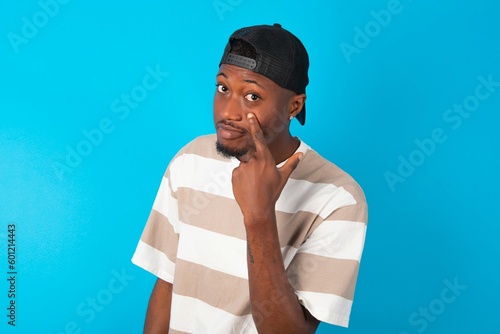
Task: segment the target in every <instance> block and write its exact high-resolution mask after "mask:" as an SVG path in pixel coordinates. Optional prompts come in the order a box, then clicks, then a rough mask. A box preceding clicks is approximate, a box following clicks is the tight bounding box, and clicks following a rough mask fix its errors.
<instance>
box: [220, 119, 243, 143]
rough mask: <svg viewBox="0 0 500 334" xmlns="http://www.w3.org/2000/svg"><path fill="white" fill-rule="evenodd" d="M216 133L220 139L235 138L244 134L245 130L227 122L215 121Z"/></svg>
mask: <svg viewBox="0 0 500 334" xmlns="http://www.w3.org/2000/svg"><path fill="white" fill-rule="evenodd" d="M216 128H217V135H218V136H219V138H222V139H236V138H240V137H242V136H244V135H245V133H246V132H247V130H245V129H243V128H240V127H237V126H234V125H233V124H231V123H229V122H224V121H220V122H218V123H217V126H216Z"/></svg>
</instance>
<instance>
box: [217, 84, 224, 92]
mask: <svg viewBox="0 0 500 334" xmlns="http://www.w3.org/2000/svg"><path fill="white" fill-rule="evenodd" d="M216 86H217V91H218V92H219V93H225V92H227V87H226V86H224V85H221V84H216Z"/></svg>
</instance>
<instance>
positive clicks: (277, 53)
mask: <svg viewBox="0 0 500 334" xmlns="http://www.w3.org/2000/svg"><path fill="white" fill-rule="evenodd" d="M236 39H240V40H243V41H245V42H247V43H249V44H250V45H251V46H252V47H253V48H254V49H255V52H256V56H255V58H248V57H244V56H241V55H238V54H235V53H233V52H231V51H232V49H231V43H232V42H233V41H234V40H236ZM222 64H229V65H236V66H239V67H243V68H246V69H248V70H251V71H253V72H255V73H258V74H261V75H263V76H265V77H266V78H268V79H271V80H272V81H274V82H275V83H276V84H277V85H278V86H280V87H282V88H285V89H288V90H290V91H292V92H295V93H297V94H302V93H305V92H306V86H307V84H308V83H309V77H308V74H307V71H308V69H309V56H308V55H307V51H306V49H305V47H304V45H303V44H302V42H301V41H300V40H299V39H298V38H297V37H296V36H295V35H293V34H292V33H291V32H289V31H288V30H285V29H283V28H282V27H281V24H278V23H275V24H273V25H272V26H271V25H257V26H251V27H245V28H241V29H238V30H236V31H235V32H234V33H233V34H232V35H231V36H230V37H229V42H228V43H227V45H226V48H225V49H224V54H223V55H222V59H221V61H220V63H219V66H221V65H222ZM296 118H297V120H298V121H299V123H300V124H302V125H304V123H305V121H306V106H305V104H304V107H303V108H302V110H301V111H300V112H299V113H298V114H297V116H296Z"/></svg>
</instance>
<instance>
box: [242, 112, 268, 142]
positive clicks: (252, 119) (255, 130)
mask: <svg viewBox="0 0 500 334" xmlns="http://www.w3.org/2000/svg"><path fill="white" fill-rule="evenodd" d="M247 119H248V123H250V134H251V136H252V140H253V142H254V144H255V148H256V150H257V151H262V150H265V151H269V148H268V147H267V144H266V138H265V137H264V132H262V129H261V127H260V124H259V120H258V119H257V117H256V116H255V115H254V114H252V113H248V114H247Z"/></svg>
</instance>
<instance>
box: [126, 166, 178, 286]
mask: <svg viewBox="0 0 500 334" xmlns="http://www.w3.org/2000/svg"><path fill="white" fill-rule="evenodd" d="M170 176H171V174H170V167H169V168H168V169H167V172H166V173H165V176H164V177H163V179H162V181H161V184H160V188H159V190H158V193H157V195H156V198H155V201H154V204H153V208H152V210H151V213H150V215H149V218H148V220H147V222H146V226H145V227H144V230H143V232H142V235H141V238H140V240H139V243H138V245H137V248H136V250H135V253H134V255H133V257H132V262H133V263H134V264H136V265H137V266H139V267H141V268H143V269H145V270H147V271H149V272H151V273H152V274H154V275H156V276H158V277H159V278H161V279H163V280H164V281H167V282H170V283H173V278H174V272H175V262H176V259H177V245H178V242H179V233H178V224H179V223H178V205H177V198H176V197H175V193H174V191H173V190H172V188H171V182H170Z"/></svg>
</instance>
